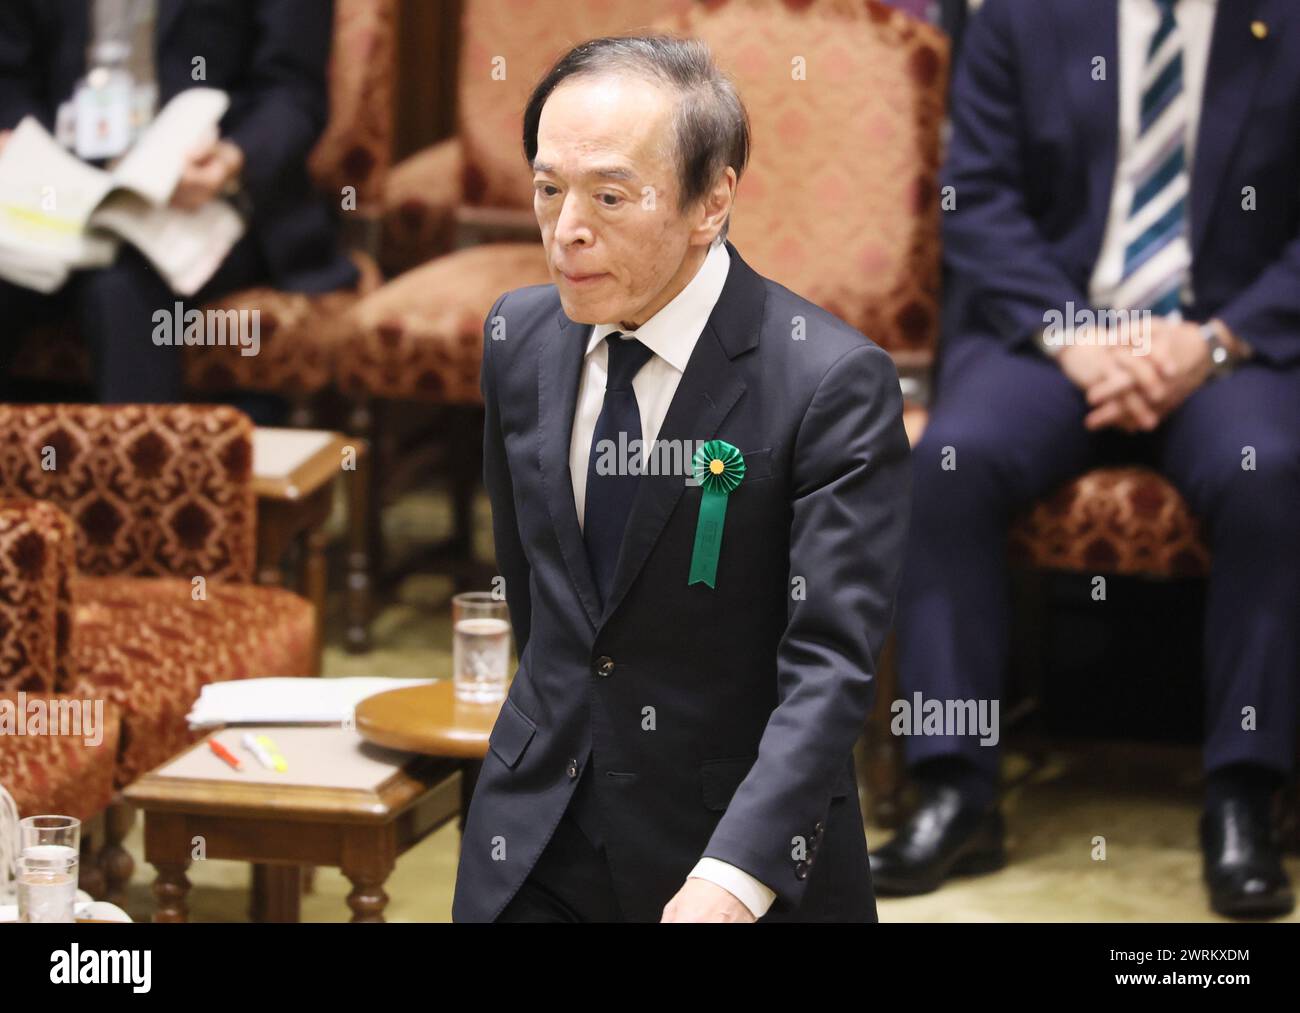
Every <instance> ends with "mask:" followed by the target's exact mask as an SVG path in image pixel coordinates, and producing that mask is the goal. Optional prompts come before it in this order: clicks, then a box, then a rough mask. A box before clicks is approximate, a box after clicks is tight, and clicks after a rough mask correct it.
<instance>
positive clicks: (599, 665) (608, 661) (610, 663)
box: [596, 655, 614, 678]
mask: <svg viewBox="0 0 1300 1013" xmlns="http://www.w3.org/2000/svg"><path fill="white" fill-rule="evenodd" d="M596 674H597V675H599V676H601V677H602V678H608V677H609V676H611V675H613V674H614V659H613V658H611V657H609V656H608V655H601V656H600V657H599V658H597V659H596Z"/></svg>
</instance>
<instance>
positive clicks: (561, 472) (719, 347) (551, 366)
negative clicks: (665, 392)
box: [538, 242, 766, 630]
mask: <svg viewBox="0 0 1300 1013" xmlns="http://www.w3.org/2000/svg"><path fill="white" fill-rule="evenodd" d="M727 252H728V253H729V254H730V256H731V264H730V267H729V269H728V271H727V280H726V283H725V285H724V286H723V289H722V294H721V296H719V298H718V302H717V304H716V305H715V306H714V307H713V312H712V314H710V316H709V320H708V323H707V324H706V325H705V327H704V330H703V331H702V332H701V334H700V337H699V340H698V341H696V343H695V348H694V350H693V351H692V352H691V357H690V360H689V361H688V362H687V363H686V369H685V371H684V372H683V373H682V378H681V381H680V382H679V383H678V385H677V390H676V391H675V392H674V394H673V400H672V403H671V404H670V405H669V407H668V413H667V415H665V417H664V421H663V424H662V425H661V426H660V428H659V433H658V439H660V440H674V441H682V443H683V444H684V443H685V441H687V440H689V441H690V445H691V447H692V448H693V447H694V446H695V445H696V444H697V443H698V442H700V441H703V440H708V439H712V438H713V437H714V436H716V435H717V433H716V430H717V428H718V427H719V426H720V425H721V424H722V422H723V420H724V419H725V418H726V417H727V414H728V413H729V412H730V411H731V409H732V408H733V407H734V406H735V404H736V402H737V401H739V400H740V397H741V395H742V394H744V392H745V384H744V382H743V381H742V380H741V378H740V375H739V373H738V371H737V370H736V369H735V368H734V367H733V366H732V365H731V360H732V359H734V358H736V356H738V355H740V354H741V353H743V352H745V351H747V350H749V349H750V348H753V347H754V346H755V345H757V344H758V334H759V328H760V326H761V324H762V320H763V304H764V298H765V296H766V289H765V287H764V285H763V279H762V278H761V277H759V275H757V274H755V273H754V271H753V270H752V269H751V268H750V267H749V265H748V264H746V263H745V262H744V261H743V260H741V258H740V254H739V253H738V252H737V251H736V248H735V247H734V246H733V245H732V244H731V243H730V242H728V243H727ZM556 324H557V329H556V331H555V333H554V335H553V340H552V342H551V343H550V346H549V347H544V348H543V349H542V351H541V356H540V362H539V363H538V420H539V421H538V430H539V440H540V446H539V448H538V463H539V466H540V468H541V474H542V484H543V487H544V489H545V495H546V504H547V508H548V510H549V511H550V514H551V521H552V523H553V524H554V526H555V533H556V536H557V537H558V539H559V542H560V549H561V552H562V554H563V556H564V561H565V565H566V566H567V567H568V570H569V576H570V577H571V578H572V580H573V585H574V589H575V590H576V591H577V593H578V598H579V600H580V601H581V602H582V605H583V608H584V609H585V610H586V612H587V617H588V619H589V620H590V621H591V624H592V628H593V629H595V630H598V629H600V627H602V626H603V625H604V624H605V622H606V621H608V619H609V617H610V616H611V615H612V614H613V613H614V610H615V609H616V608H618V605H619V603H620V602H621V601H622V600H623V597H624V595H626V594H627V591H628V589H629V588H630V587H631V586H632V582H633V581H634V580H635V579H636V577H637V575H638V574H639V573H640V572H641V570H642V568H643V567H644V566H645V563H646V560H647V559H648V558H649V556H650V552H651V550H652V549H653V548H654V546H655V544H656V543H657V542H658V541H659V537H660V535H661V534H662V533H663V529H664V525H665V524H667V522H668V518H669V516H670V515H671V514H672V512H673V508H674V507H675V506H676V505H677V500H678V498H679V497H680V496H681V494H682V492H683V490H684V489H685V488H686V479H685V476H683V475H643V476H642V478H641V482H640V484H639V486H638V488H637V494H636V499H635V500H634V502H633V504H632V512H631V514H630V516H629V517H628V522H627V533H626V535H625V536H624V540H623V549H622V552H621V553H620V555H619V560H618V565H617V567H616V568H615V572H614V583H613V586H612V587H611V590H610V595H609V600H608V601H607V602H605V607H604V609H603V611H602V610H600V609H599V607H598V606H599V591H598V590H597V588H596V581H595V578H594V577H593V575H592V572H591V565H590V563H589V562H588V559H587V550H586V546H585V544H584V543H583V540H582V529H581V528H580V527H579V525H578V514H577V510H576V508H575V506H574V502H573V481H572V478H571V476H570V473H569V446H570V441H571V437H572V431H573V418H574V415H575V413H576V411H577V397H578V383H579V380H580V378H581V370H582V361H583V352H584V351H585V350H586V337H587V335H588V334H589V333H590V325H589V324H579V323H574V322H573V321H572V320H570V319H569V318H568V317H567V316H565V314H564V312H563V311H560V312H559V313H557V314H556ZM682 586H683V587H685V586H686V574H685V573H683V574H682Z"/></svg>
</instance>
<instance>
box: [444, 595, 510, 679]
mask: <svg viewBox="0 0 1300 1013" xmlns="http://www.w3.org/2000/svg"><path fill="white" fill-rule="evenodd" d="M451 626H452V680H453V684H454V689H455V693H456V699H458V700H463V701H465V702H466V703H492V702H494V701H498V700H502V699H504V698H505V695H506V676H507V669H508V668H509V666H510V614H509V613H508V612H507V611H506V603H505V599H503V598H495V597H493V595H492V594H491V592H488V591H470V592H467V593H465V594H458V595H456V596H455V597H454V598H452V600H451Z"/></svg>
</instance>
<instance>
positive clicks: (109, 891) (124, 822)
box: [99, 802, 135, 907]
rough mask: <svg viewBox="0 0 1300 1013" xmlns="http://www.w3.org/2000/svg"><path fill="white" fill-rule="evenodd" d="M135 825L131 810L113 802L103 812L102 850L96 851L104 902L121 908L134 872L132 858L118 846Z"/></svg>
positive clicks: (126, 805)
mask: <svg viewBox="0 0 1300 1013" xmlns="http://www.w3.org/2000/svg"><path fill="white" fill-rule="evenodd" d="M133 823H135V807H134V806H132V805H130V804H129V803H127V802H114V803H113V804H112V805H110V806H109V807H108V809H107V810H106V811H105V813H104V847H103V848H102V849H101V850H100V852H99V868H100V870H101V871H102V872H103V874H104V900H106V901H108V902H109V903H110V904H116V905H117V906H118V907H122V906H124V905H125V903H126V884H127V883H129V882H130V881H131V874H132V873H133V872H135V859H133V858H132V857H131V853H130V852H129V851H127V850H126V848H124V847H122V841H123V840H125V839H126V835H127V834H129V833H130V832H131V826H132V824H133Z"/></svg>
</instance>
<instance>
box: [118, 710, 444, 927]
mask: <svg viewBox="0 0 1300 1013" xmlns="http://www.w3.org/2000/svg"><path fill="white" fill-rule="evenodd" d="M248 731H251V732H254V733H255V734H256V733H260V732H265V733H266V734H268V735H270V736H272V737H273V738H274V740H275V743H276V745H277V746H279V747H280V751H281V752H282V754H283V755H284V757H285V759H286V760H287V762H288V765H289V770H288V771H287V772H285V773H283V774H279V773H277V772H275V771H269V770H264V769H263V768H261V767H260V766H258V765H257V763H256V761H254V760H253V759H252V758H251V756H250V755H249V754H248V753H247V752H245V751H244V750H243V749H242V748H241V747H240V739H241V737H242V735H243V733H244V732H248ZM213 736H215V737H216V738H218V739H219V741H220V742H221V743H222V745H224V746H226V748H228V749H229V750H230V751H231V752H233V753H234V754H235V755H236V756H238V757H240V758H241V759H242V760H244V761H245V763H244V768H245V769H244V772H243V773H242V774H241V773H239V772H237V771H234V770H231V769H230V768H229V767H227V766H226V765H225V764H224V763H223V762H222V761H221V760H220V759H218V758H217V757H216V756H215V755H214V754H213V753H212V752H211V750H210V749H209V747H208V744H207V743H208V739H210V738H212V737H213ZM458 775H459V771H458V770H457V766H456V764H455V763H454V762H453V761H450V760H436V759H432V758H430V757H424V756H419V755H411V754H406V753H399V752H395V751H391V750H385V749H381V748H378V747H376V746H373V745H371V744H370V743H367V742H365V741H363V740H362V739H361V738H360V737H359V736H358V735H357V733H356V732H355V731H352V730H350V729H346V728H341V727H338V726H332V727H325V726H296V727H276V728H253V727H249V726H240V727H230V728H225V729H221V730H219V731H216V732H214V733H213V735H211V736H208V737H207V738H205V739H204V740H203V741H201V742H199V743H198V744H197V745H195V746H193V747H191V748H190V749H188V750H186V751H185V752H184V753H182V754H181V755H180V756H178V757H176V758H174V759H172V760H171V761H169V762H168V763H166V764H164V765H163V766H162V767H160V768H158V769H157V770H154V771H152V772H151V773H149V774H146V775H145V776H144V777H142V778H140V779H139V780H138V781H136V782H135V783H134V784H132V785H131V786H130V787H128V788H127V789H126V790H125V792H124V794H125V795H126V797H127V799H128V800H130V801H131V802H132V803H134V804H135V805H137V806H139V807H140V808H141V809H142V810H143V812H144V847H145V859H146V860H147V861H149V862H150V863H151V864H152V865H153V866H154V867H155V868H156V869H157V870H158V878H157V880H156V881H155V882H154V886H153V893H154V897H155V899H156V901H157V909H156V911H155V913H154V917H153V920H154V921H158V922H184V921H186V920H187V919H188V907H187V903H186V897H187V894H188V892H189V888H190V883H189V879H188V878H187V877H186V870H187V869H188V868H189V866H190V863H191V861H193V860H194V859H195V857H196V852H199V857H203V858H219V859H231V860H235V861H245V862H252V863H255V866H256V867H257V868H256V869H255V871H256V873H257V875H255V877H254V879H255V883H256V884H257V895H256V896H255V897H254V904H253V909H254V918H255V919H256V920H260V921H271V922H296V921H298V918H299V911H300V890H301V866H303V865H329V866H335V867H337V868H338V869H340V870H341V871H342V872H343V875H345V876H346V877H347V878H348V879H349V880H350V881H351V883H352V892H351V893H350V894H349V895H348V906H349V907H350V908H351V909H352V921H354V922H382V921H383V920H384V916H383V914H384V908H385V906H386V905H387V903H388V895H387V894H386V893H384V889H383V886H384V882H385V881H386V880H387V879H388V876H389V874H390V873H391V872H392V870H393V866H394V865H395V863H396V860H397V858H398V856H399V855H401V854H402V853H403V852H405V851H407V850H408V849H409V848H411V847H413V846H414V845H415V844H417V843H419V842H420V841H422V840H423V839H424V838H425V837H427V836H428V835H429V834H430V833H432V832H433V831H434V830H436V829H438V827H440V826H442V825H443V824H444V823H446V822H447V820H449V819H451V818H452V817H453V816H456V815H457V814H458V813H459V812H460V808H461V797H460V793H461V787H460V778H459V776H458Z"/></svg>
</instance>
